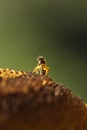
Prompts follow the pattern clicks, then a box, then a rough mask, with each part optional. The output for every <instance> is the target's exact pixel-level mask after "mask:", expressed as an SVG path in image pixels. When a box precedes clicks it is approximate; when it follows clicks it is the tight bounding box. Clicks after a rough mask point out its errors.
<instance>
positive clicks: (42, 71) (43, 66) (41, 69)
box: [33, 56, 49, 75]
mask: <svg viewBox="0 0 87 130" xmlns="http://www.w3.org/2000/svg"><path fill="white" fill-rule="evenodd" d="M37 61H38V64H37V66H36V67H35V69H34V70H33V72H34V73H36V74H39V75H48V71H49V67H48V66H47V63H46V59H45V58H44V57H43V56H38V57H37Z"/></svg>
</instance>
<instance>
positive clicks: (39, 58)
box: [37, 56, 46, 64]
mask: <svg viewBox="0 0 87 130" xmlns="http://www.w3.org/2000/svg"><path fill="white" fill-rule="evenodd" d="M37 61H38V64H46V59H45V58H44V57H43V56H38V58H37Z"/></svg>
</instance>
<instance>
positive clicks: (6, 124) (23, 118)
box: [0, 72, 87, 130]
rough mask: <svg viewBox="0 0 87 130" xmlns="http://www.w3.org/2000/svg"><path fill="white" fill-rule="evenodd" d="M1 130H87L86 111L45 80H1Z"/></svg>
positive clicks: (27, 77)
mask: <svg viewBox="0 0 87 130" xmlns="http://www.w3.org/2000/svg"><path fill="white" fill-rule="evenodd" d="M0 129H1V130H87V107H86V106H85V104H84V102H83V101H82V100H81V99H79V98H78V97H76V96H74V95H73V94H72V91H71V90H70V89H69V88H67V87H65V86H64V85H62V84H59V83H55V82H54V81H53V80H52V79H51V78H49V77H47V76H39V75H36V74H33V73H28V72H26V73H22V75H20V76H15V77H14V78H9V76H8V77H7V78H4V77H1V78H0Z"/></svg>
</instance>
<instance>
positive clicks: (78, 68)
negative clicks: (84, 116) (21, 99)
mask: <svg viewBox="0 0 87 130" xmlns="http://www.w3.org/2000/svg"><path fill="white" fill-rule="evenodd" d="M86 34H87V1H85V0H77V1H76V0H53V1H50V0H22V1H21V0H2V1H0V67H2V68H6V67H8V68H13V69H16V70H25V71H26V70H28V71H32V69H33V68H34V67H35V66H36V64H37V62H36V59H35V57H34V56H33V55H34V54H37V55H43V56H45V57H46V59H47V62H48V65H49V66H50V76H51V77H52V78H53V79H54V80H55V81H56V82H61V83H63V84H65V85H66V86H68V87H70V88H71V89H72V90H73V92H74V93H75V94H76V95H78V96H80V97H81V98H83V99H84V100H85V101H87V95H86V94H87V50H86V49H87V48H86V44H87V35H86Z"/></svg>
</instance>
